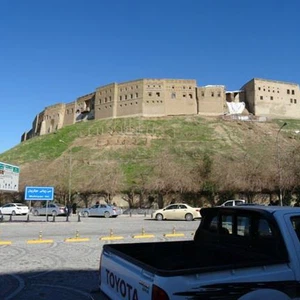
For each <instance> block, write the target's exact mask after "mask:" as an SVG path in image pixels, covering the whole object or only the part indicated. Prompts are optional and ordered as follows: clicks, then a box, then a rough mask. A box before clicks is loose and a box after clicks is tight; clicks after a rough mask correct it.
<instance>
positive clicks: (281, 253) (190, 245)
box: [99, 206, 300, 300]
mask: <svg viewBox="0 0 300 300" xmlns="http://www.w3.org/2000/svg"><path fill="white" fill-rule="evenodd" d="M201 215H202V220H201V223H200V225H199V228H198V229H197V231H196V233H195V234H194V239H193V240H185V241H172V242H170V241H165V242H152V243H148V242H147V243H145V242H142V243H141V242H140V243H130V244H127V243H126V244H110V245H109V244H107V245H104V246H103V251H102V254H101V258H100V272H99V275H100V290H101V292H102V293H104V294H105V296H106V297H107V298H109V299H113V300H115V299H128V300H137V299H139V300H146V299H152V300H154V299H157V300H173V299H205V300H206V299H217V300H219V299H241V300H249V299H264V297H268V298H269V299H270V300H274V299H280V300H283V299H300V242H299V237H300V208H294V207H278V206H235V207H214V208H203V209H202V210H201ZM298 231H299V233H298ZM298 235H299V237H298Z"/></svg>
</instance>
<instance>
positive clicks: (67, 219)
mask: <svg viewBox="0 0 300 300" xmlns="http://www.w3.org/2000/svg"><path fill="white" fill-rule="evenodd" d="M66 222H69V214H67V217H66Z"/></svg>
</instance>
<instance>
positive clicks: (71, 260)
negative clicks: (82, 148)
mask: <svg viewBox="0 0 300 300" xmlns="http://www.w3.org/2000/svg"><path fill="white" fill-rule="evenodd" d="M49 220H50V219H48V222H46V218H45V217H33V216H30V220H29V222H28V221H27V220H26V218H25V217H23V216H18V217H14V218H13V219H12V220H11V221H9V220H8V219H7V217H5V220H4V222H1V223H0V299H1V300H2V299H5V300H9V299H12V300H16V299H20V300H23V299H24V300H25V299H26V300H28V299H35V300H38V299H42V300H52V299H66V300H68V299H72V300H77V299H78V300H84V299H91V292H92V291H94V290H96V289H97V271H98V268H99V258H100V253H101V250H102V246H103V245H104V244H105V243H135V242H149V241H165V240H174V239H177V240H183V239H184V240H185V239H192V238H193V235H192V234H193V233H194V231H195V229H196V228H197V227H198V225H199V221H193V222H185V221H163V222H157V221H154V220H151V219H150V218H148V217H147V216H146V217H145V216H134V215H133V216H132V217H130V216H126V215H122V216H119V217H118V218H116V219H105V218H80V222H78V221H79V220H78V217H77V216H72V217H70V218H69V220H68V221H66V217H57V218H56V219H55V222H53V221H52V218H51V220H50V221H49ZM174 228H175V231H176V232H177V233H179V232H180V233H184V234H185V236H184V237H181V238H166V237H164V234H166V233H172V231H173V230H174ZM143 232H144V234H147V233H151V234H154V238H143V239H136V238H133V236H134V235H141V234H142V233H143ZM111 235H112V236H122V237H123V239H122V240H108V241H106V240H104V239H103V238H105V237H108V236H111ZM45 240H47V241H48V242H49V243H43V242H44V241H45ZM7 242H9V243H11V244H10V245H5V243H7ZM32 242H33V243H32ZM1 243H2V245H1Z"/></svg>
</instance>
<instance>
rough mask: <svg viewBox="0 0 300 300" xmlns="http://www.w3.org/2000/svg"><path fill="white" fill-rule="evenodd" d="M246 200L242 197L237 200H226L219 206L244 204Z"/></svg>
mask: <svg viewBox="0 0 300 300" xmlns="http://www.w3.org/2000/svg"><path fill="white" fill-rule="evenodd" d="M245 203H246V201H245V200H242V199H237V200H227V201H225V202H224V203H222V204H221V206H236V205H242V204H245Z"/></svg>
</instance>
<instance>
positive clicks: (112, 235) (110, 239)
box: [99, 229, 123, 241]
mask: <svg viewBox="0 0 300 300" xmlns="http://www.w3.org/2000/svg"><path fill="white" fill-rule="evenodd" d="M122 239H123V237H122V236H116V235H114V232H113V230H112V229H110V230H109V236H103V237H101V238H99V240H101V241H112V240H122Z"/></svg>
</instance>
